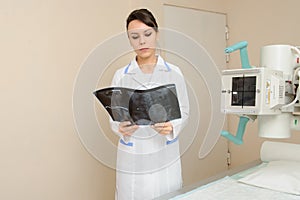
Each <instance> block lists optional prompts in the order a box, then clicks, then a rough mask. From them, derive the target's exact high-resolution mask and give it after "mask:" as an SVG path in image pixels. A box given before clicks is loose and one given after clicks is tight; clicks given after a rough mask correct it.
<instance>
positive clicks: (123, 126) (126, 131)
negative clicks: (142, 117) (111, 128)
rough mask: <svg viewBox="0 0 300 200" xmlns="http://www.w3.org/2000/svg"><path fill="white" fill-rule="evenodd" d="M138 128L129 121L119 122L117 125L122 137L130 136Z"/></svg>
mask: <svg viewBox="0 0 300 200" xmlns="http://www.w3.org/2000/svg"><path fill="white" fill-rule="evenodd" d="M138 128H139V126H138V125H136V124H132V123H131V122H130V121H125V122H120V124H119V132H120V133H121V134H122V135H124V136H131V135H132V134H133V133H134V132H135V131H136V130H137V129H138Z"/></svg>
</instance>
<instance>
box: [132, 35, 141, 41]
mask: <svg viewBox="0 0 300 200" xmlns="http://www.w3.org/2000/svg"><path fill="white" fill-rule="evenodd" d="M131 38H132V39H134V40H136V39H138V38H139V36H138V35H132V36H131Z"/></svg>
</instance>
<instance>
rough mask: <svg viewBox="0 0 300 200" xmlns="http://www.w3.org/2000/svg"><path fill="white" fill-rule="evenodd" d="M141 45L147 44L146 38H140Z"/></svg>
mask: <svg viewBox="0 0 300 200" xmlns="http://www.w3.org/2000/svg"><path fill="white" fill-rule="evenodd" d="M139 42H140V45H143V44H145V43H146V41H145V38H144V37H143V36H141V37H140V41H139Z"/></svg>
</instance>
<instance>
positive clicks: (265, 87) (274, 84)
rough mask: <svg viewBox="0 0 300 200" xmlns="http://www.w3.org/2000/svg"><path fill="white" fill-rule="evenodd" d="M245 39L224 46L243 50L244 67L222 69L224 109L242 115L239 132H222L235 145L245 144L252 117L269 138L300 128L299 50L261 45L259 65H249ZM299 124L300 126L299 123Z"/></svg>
mask: <svg viewBox="0 0 300 200" xmlns="http://www.w3.org/2000/svg"><path fill="white" fill-rule="evenodd" d="M247 45H248V43H247V42H246V41H243V42H239V43H237V44H235V45H233V46H230V47H228V48H226V49H225V52H226V53H232V52H233V51H236V50H240V57H241V63H242V69H230V70H223V71H222V84H223V85H222V91H221V93H222V94H221V109H222V112H224V113H226V114H237V115H239V116H240V121H239V126H238V130H237V133H236V135H232V134H231V133H229V132H228V131H222V132H221V135H223V136H224V137H226V138H228V139H229V140H231V141H232V142H234V143H235V144H242V143H243V135H244V131H245V127H246V124H247V122H248V121H249V120H255V119H257V120H258V132H259V133H258V134H259V136H260V137H266V138H288V137H290V135H291V129H293V128H294V129H297V128H298V129H300V127H298V121H299V120H300V116H298V115H300V114H299V111H300V104H299V102H298V100H299V97H300V89H298V88H299V76H300V70H299V69H300V64H299V62H300V61H299V57H300V51H299V49H298V48H297V47H294V46H291V45H268V46H264V47H262V48H261V54H260V66H259V67H253V66H250V65H249V60H248V53H247ZM299 126H300V125H299Z"/></svg>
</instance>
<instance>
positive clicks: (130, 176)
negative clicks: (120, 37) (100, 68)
mask: <svg viewBox="0 0 300 200" xmlns="http://www.w3.org/2000/svg"><path fill="white" fill-rule="evenodd" d="M126 28H127V34H128V38H129V42H130V44H131V46H132V47H133V49H134V51H135V53H136V56H135V58H134V59H133V60H132V61H131V62H130V63H129V64H128V65H126V66H124V67H123V68H121V69H119V70H117V71H116V73H115V75H114V77H113V81H112V86H119V87H127V88H133V89H139V90H143V89H149V88H153V87H157V86H161V85H165V84H175V86H176V92H177V97H178V101H179V106H180V110H181V118H180V119H175V120H172V121H168V122H161V123H156V124H154V125H136V124H133V123H131V122H129V121H124V122H114V121H111V127H112V130H113V131H114V132H115V133H116V134H118V135H119V136H120V141H119V144H118V154H117V169H116V170H117V175H116V193H115V199H117V200H131V199H137V200H146V199H153V198H156V197H159V196H161V195H163V194H166V193H169V192H172V191H175V190H178V189H180V188H181V186H182V176H181V162H180V152H179V143H178V136H179V133H180V131H181V130H182V129H183V127H184V125H185V124H186V122H187V118H188V113H189V102H188V95H187V91H186V85H185V81H184V78H183V75H182V73H181V71H180V69H179V68H178V67H176V66H174V65H172V64H170V63H167V62H166V61H165V60H164V59H163V58H162V57H161V56H159V55H156V43H157V39H158V26H157V23H156V20H155V18H154V16H153V15H152V13H151V12H150V11H149V10H147V9H138V10H134V11H133V12H131V13H130V15H129V16H128V18H127V21H126Z"/></svg>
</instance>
